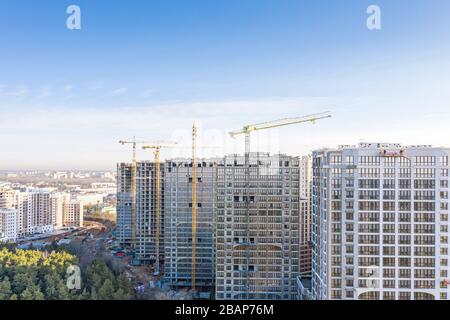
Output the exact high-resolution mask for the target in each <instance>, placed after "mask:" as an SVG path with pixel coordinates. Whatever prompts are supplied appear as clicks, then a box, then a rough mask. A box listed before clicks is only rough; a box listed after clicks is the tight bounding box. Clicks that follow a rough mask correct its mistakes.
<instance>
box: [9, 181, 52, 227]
mask: <svg viewBox="0 0 450 320" xmlns="http://www.w3.org/2000/svg"><path fill="white" fill-rule="evenodd" d="M50 194H51V193H50V192H49V191H47V190H45V189H28V190H24V191H17V192H16V194H15V196H14V207H15V209H17V229H18V230H17V233H18V236H25V235H30V234H35V233H47V232H52V231H53V221H52V214H51V206H50Z"/></svg>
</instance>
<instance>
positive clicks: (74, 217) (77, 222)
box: [62, 199, 83, 227]
mask: <svg viewBox="0 0 450 320" xmlns="http://www.w3.org/2000/svg"><path fill="white" fill-rule="evenodd" d="M62 224H63V226H64V227H82V226H83V203H82V202H80V201H78V200H76V199H71V200H69V199H66V200H65V201H64V202H63V221H62Z"/></svg>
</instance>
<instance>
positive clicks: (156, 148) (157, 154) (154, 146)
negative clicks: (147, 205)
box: [142, 142, 178, 274]
mask: <svg viewBox="0 0 450 320" xmlns="http://www.w3.org/2000/svg"><path fill="white" fill-rule="evenodd" d="M176 144H178V143H177V142H155V143H152V144H150V145H145V146H143V147H142V149H144V150H146V149H152V150H153V154H154V156H155V175H156V181H155V190H156V193H155V202H156V204H155V222H156V223H155V224H156V228H155V229H156V230H155V243H156V268H155V270H156V271H155V274H159V270H160V252H159V249H160V239H161V238H160V234H161V199H160V198H161V174H160V152H161V149H162V148H170V147H173V146H174V145H176Z"/></svg>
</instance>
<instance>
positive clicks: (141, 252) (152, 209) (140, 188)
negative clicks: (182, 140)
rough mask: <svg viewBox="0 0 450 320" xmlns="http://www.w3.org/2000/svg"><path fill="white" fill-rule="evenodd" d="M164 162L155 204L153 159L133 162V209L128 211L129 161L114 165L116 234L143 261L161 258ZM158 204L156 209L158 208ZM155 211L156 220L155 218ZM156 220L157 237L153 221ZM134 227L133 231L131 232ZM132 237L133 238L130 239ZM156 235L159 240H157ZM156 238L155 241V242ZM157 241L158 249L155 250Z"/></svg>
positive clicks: (130, 165) (130, 166)
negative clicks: (115, 178) (151, 160)
mask: <svg viewBox="0 0 450 320" xmlns="http://www.w3.org/2000/svg"><path fill="white" fill-rule="evenodd" d="M163 168H164V165H163V164H161V170H160V177H159V178H160V187H159V188H160V190H159V198H160V201H159V203H157V199H156V198H157V192H156V184H157V183H156V167H155V163H154V162H150V161H140V162H136V212H135V219H133V218H132V217H133V214H132V191H131V186H132V164H131V163H130V164H129V163H120V164H118V165H117V236H118V240H119V242H120V243H121V244H122V245H124V246H126V247H130V248H133V249H134V253H135V259H136V260H137V261H139V262H140V263H143V264H149V263H150V264H154V263H155V262H156V261H158V259H157V253H159V262H160V264H162V262H163V261H164V224H163V223H162V221H164V201H163V200H164V170H163ZM158 205H159V209H158ZM157 210H159V212H160V219H156V216H157ZM158 223H159V227H160V230H159V237H158V236H157V233H158V232H157V224H158ZM133 229H134V232H133ZM133 238H134V239H133ZM158 238H159V239H158ZM158 240H159V241H158ZM157 243H159V250H157Z"/></svg>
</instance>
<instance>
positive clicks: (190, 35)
mask: <svg viewBox="0 0 450 320" xmlns="http://www.w3.org/2000/svg"><path fill="white" fill-rule="evenodd" d="M73 3H75V4H77V5H79V6H80V8H81V11H82V19H83V24H82V29H81V30H72V31H69V30H67V28H66V27H65V22H66V18H67V14H66V8H67V6H68V5H70V4H73ZM371 4H377V5H379V6H380V8H381V13H382V29H381V30H379V31H369V30H368V29H367V28H366V18H367V14H366V8H367V7H368V6H369V5H371ZM124 6H126V9H127V10H123V9H124ZM449 36H450V3H448V1H442V0H433V1H424V0H417V1H413V2H410V3H408V4H406V3H400V2H398V1H390V0H380V1H365V0H362V1H360V0H349V1H346V2H345V5H342V4H340V3H330V2H329V1H325V0H320V1H314V2H313V1H300V0H299V1H294V0H292V1H288V0H285V1H274V0H267V1H256V0H248V1H245V2H242V1H237V0H233V1H222V0H216V1H201V0H198V1H196V2H195V5H194V4H192V3H187V2H185V1H180V0H177V1H172V2H170V3H168V2H165V1H159V0H158V1H156V0H155V1H148V2H142V1H127V2H121V1H104V0H99V1H95V2H92V1H86V0H79V1H61V2H58V3H56V2H53V1H40V2H39V3H29V2H28V1H24V0H17V1H3V2H1V3H0V37H1V39H3V40H2V49H3V50H2V52H1V53H0V58H1V59H0V70H1V71H2V72H1V74H0V150H1V153H0V154H1V156H0V170H12V169H32V170H34V169H43V170H45V169H57V170H59V169H67V170H68V169H71V170H76V169H86V170H93V169H98V170H113V169H114V167H115V164H116V163H117V162H123V161H129V160H130V158H131V150H130V149H129V148H128V147H123V146H121V145H119V144H118V143H117V141H118V140H119V139H123V138H127V139H130V138H132V137H133V136H136V137H138V138H140V139H145V140H173V139H175V140H181V144H182V145H184V146H189V143H190V136H189V134H190V128H191V126H192V123H193V122H194V121H195V122H196V123H197V124H198V125H199V129H200V131H199V137H200V139H199V140H200V141H199V145H202V146H212V147H215V148H208V149H204V150H199V152H200V155H203V156H214V155H224V154H226V153H234V152H238V153H242V152H243V146H244V144H243V140H242V139H239V138H238V139H236V140H233V139H231V138H229V137H228V136H227V132H228V131H229V130H232V129H239V128H240V127H242V126H243V125H245V124H250V123H255V122H256V123H257V122H262V121H268V120H274V119H279V118H284V117H295V116H301V115H304V114H309V113H314V112H321V111H327V110H329V111H331V112H332V114H333V118H332V119H327V120H324V121H322V122H320V123H319V122H318V123H317V124H316V125H314V126H311V125H299V126H292V127H289V128H280V129H277V130H272V131H271V132H270V133H269V132H261V133H260V134H259V135H258V134H255V139H254V140H253V142H254V143H253V151H261V152H271V153H277V152H282V153H286V154H289V155H304V154H307V153H310V152H311V151H312V150H314V149H317V148H320V147H336V146H337V145H338V144H357V143H358V142H360V141H366V142H379V141H383V142H390V143H401V144H403V145H408V144H431V145H434V146H447V147H448V146H450V141H449V138H448V137H449V136H450V135H449V129H448V125H449V121H450V112H449V107H450V106H449V102H450V90H448V88H447V86H448V79H449V78H450V59H448V57H449V56H450V43H449V42H448V39H449V38H450V37H449ZM258 137H259V139H258ZM189 152H190V151H189V148H179V149H177V150H175V151H170V152H167V151H166V152H164V153H163V157H177V156H180V157H183V156H184V157H187V156H189ZM138 158H139V159H152V158H153V156H152V154H151V153H149V152H145V151H141V150H139V153H138Z"/></svg>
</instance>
